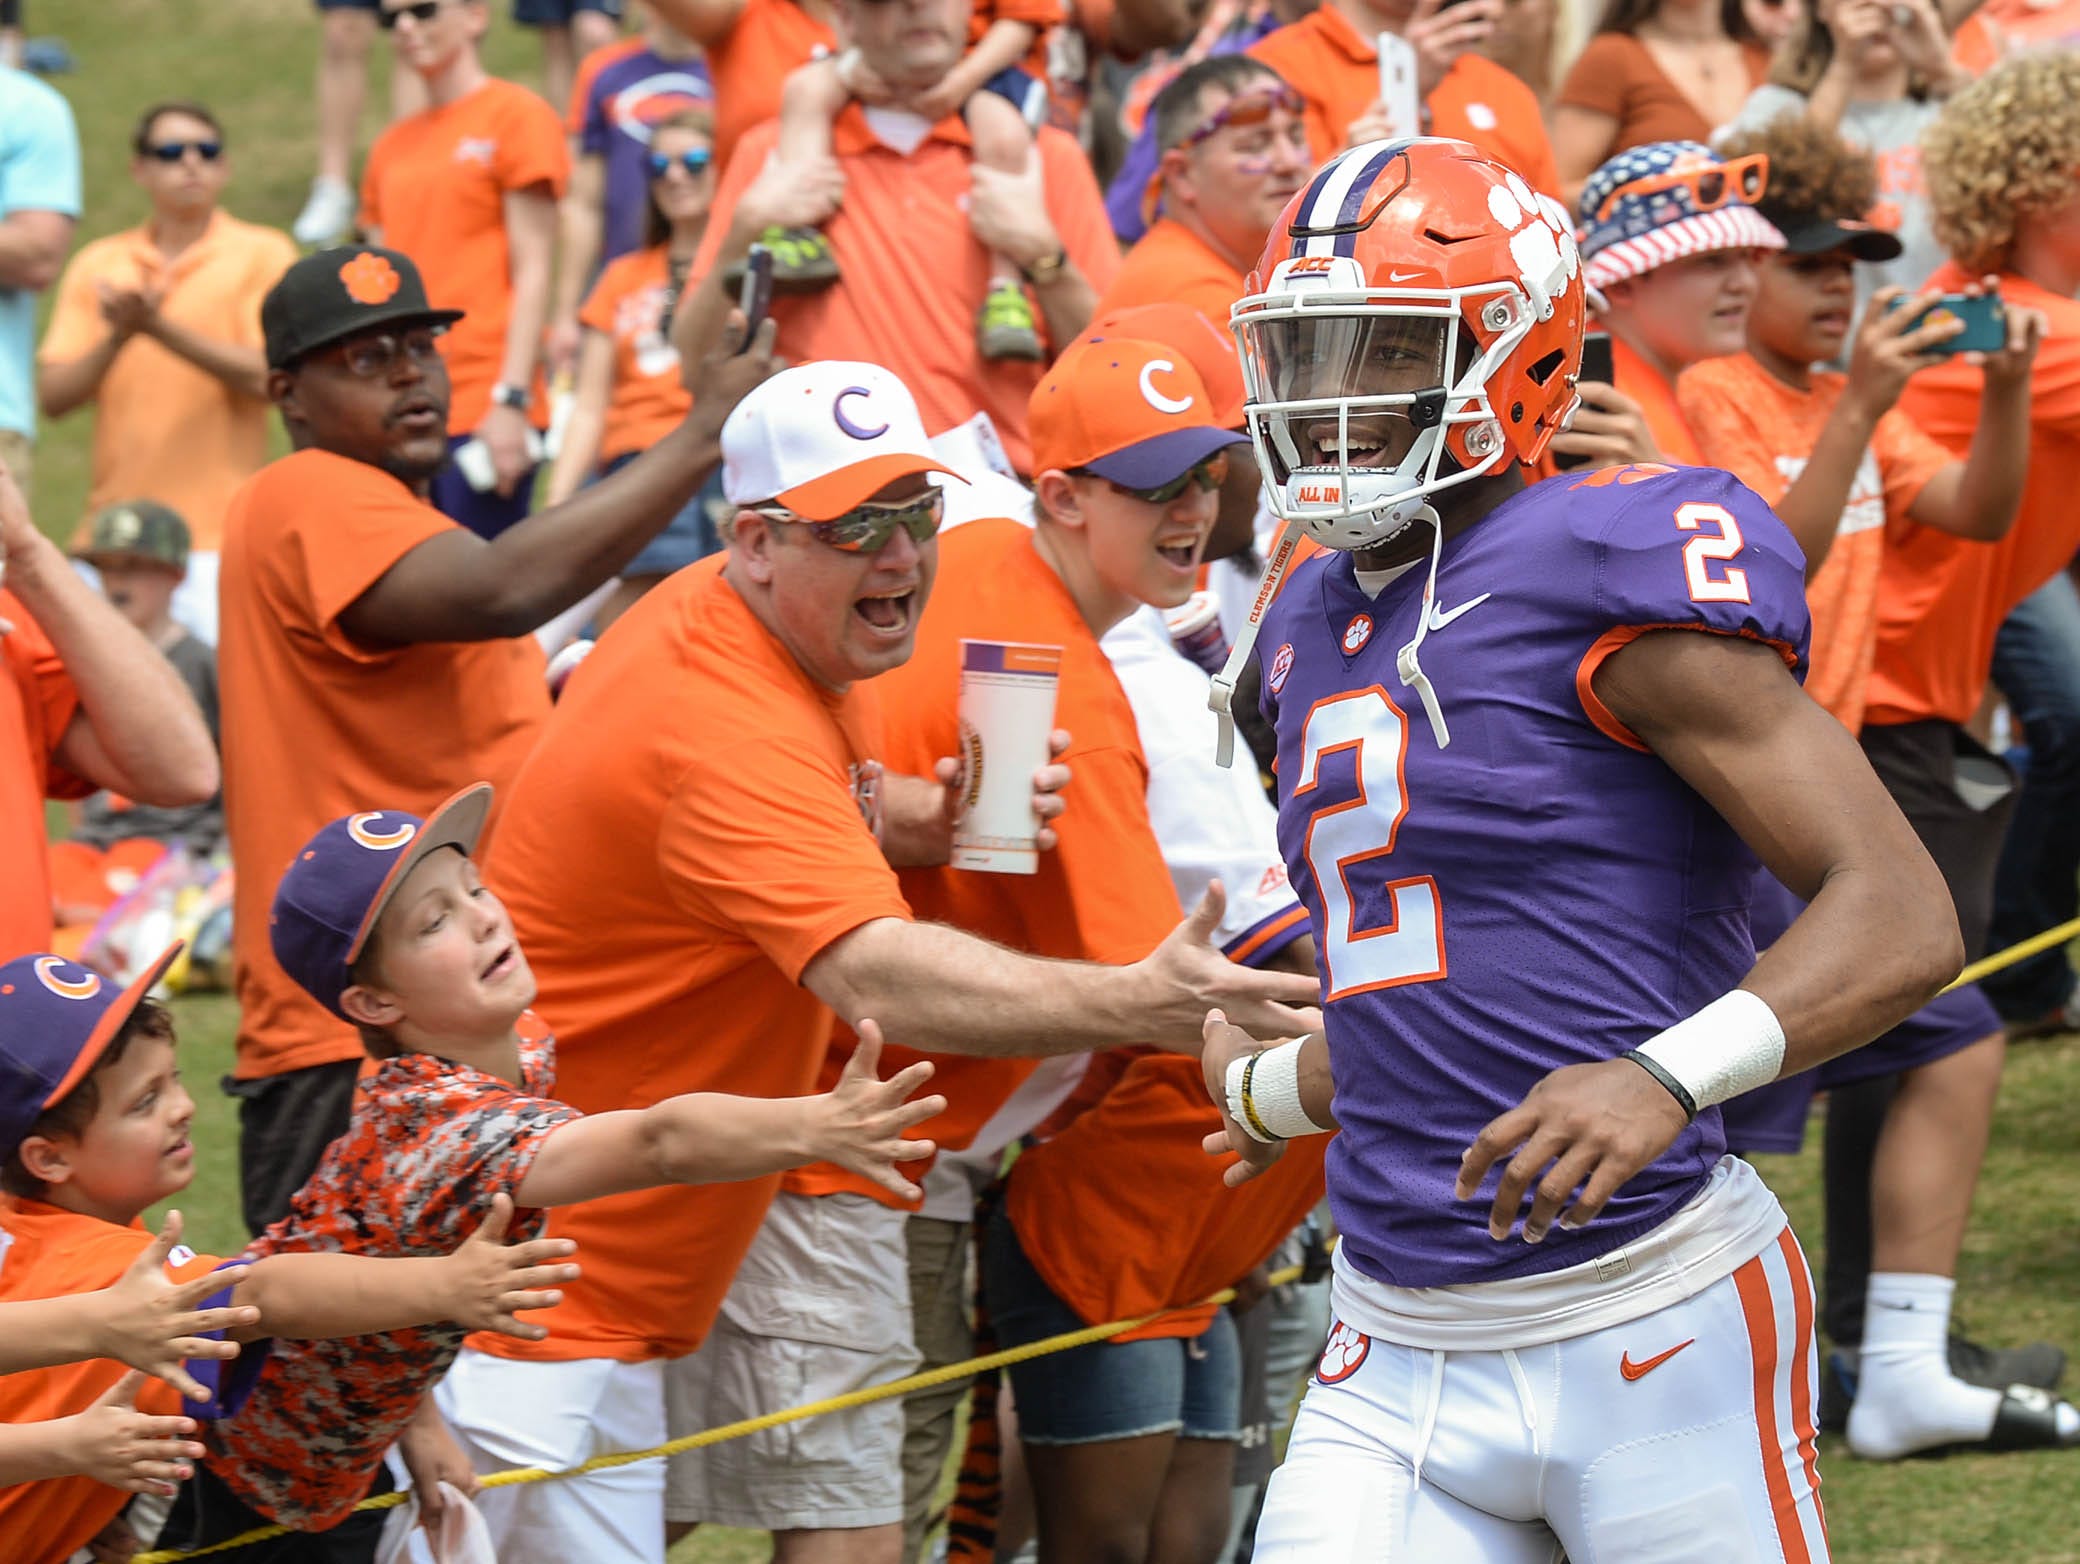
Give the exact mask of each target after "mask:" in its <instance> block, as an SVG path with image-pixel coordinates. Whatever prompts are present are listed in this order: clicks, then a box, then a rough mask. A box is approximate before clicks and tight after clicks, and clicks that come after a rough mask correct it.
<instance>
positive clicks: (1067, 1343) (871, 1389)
mask: <svg viewBox="0 0 2080 1564" xmlns="http://www.w3.org/2000/svg"><path fill="white" fill-rule="evenodd" d="M2076 936H2080V918H2075V919H2073V920H2072V921H2071V922H2068V923H2061V924H2060V925H2059V926H2058V927H2057V928H2055V929H2046V930H2045V931H2044V932H2043V933H2042V934H2033V935H2031V936H2030V937H2029V938H2028V939H2026V940H2021V941H2019V942H2017V943H2016V944H2013V945H2010V946H2009V947H2008V948H2007V949H2006V950H2002V951H1996V952H1995V953H1994V954H1993V955H1991V956H1987V957H1984V958H1982V959H1981V960H1978V961H1975V962H1973V963H1972V964H1971V965H1970V966H1968V967H1966V968H1965V969H1964V970H1963V971H1962V972H1960V973H1958V974H1957V977H1956V979H1955V980H1954V981H1952V982H1951V983H1950V984H1949V985H1948V986H1946V987H1945V988H1944V990H1943V992H1944V993H1946V994H1947V993H1949V992H1950V990H1951V989H1955V988H1962V987H1964V985H1965V984H1967V983H1976V982H1978V981H1979V979H1980V978H1982V977H1986V976H1988V975H1990V974H1992V973H1995V972H1999V971H2001V970H2002V969H2003V968H2006V967H2012V966H2014V965H2015V963H2016V962H2018V961H2027V960H2028V959H2029V958H2030V957H2031V956H2034V955H2037V954H2039V953H2040V952H2043V951H2047V950H2050V949H2052V948H2053V947H2054V946H2057V945H2063V944H2065V943H2066V942H2067V941H2068V940H2070V939H2073V938H2075V937H2076ZM1299 1274H1300V1267H1298V1266H1297V1265H1295V1266H1289V1267H1288V1268H1287V1269H1285V1270H1283V1271H1277V1272H1274V1273H1273V1274H1272V1277H1271V1284H1272V1285H1273V1286H1274V1287H1277V1286H1283V1285H1284V1284H1285V1283H1287V1282H1289V1281H1292V1280H1293V1279H1294V1278H1295V1277H1297V1276H1298V1275H1299ZM1234 1296H1235V1289H1234V1288H1232V1287H1225V1288H1222V1289H1221V1291H1219V1292H1217V1293H1215V1294H1214V1295H1213V1296H1212V1297H1211V1298H1207V1299H1204V1300H1202V1302H1200V1303H1198V1304H1181V1305H1179V1307H1178V1308H1176V1309H1162V1310H1159V1311H1157V1312H1156V1313H1154V1314H1145V1315H1143V1316H1142V1317H1141V1318H1140V1319H1138V1320H1114V1321H1112V1322H1111V1323H1110V1324H1108V1325H1092V1326H1088V1327H1086V1328H1085V1329H1083V1330H1074V1331H1065V1332H1064V1333H1063V1334H1061V1335H1059V1336H1048V1337H1045V1338H1043V1339H1042V1340H1040V1341H1033V1342H1028V1343H1026V1345H1025V1346H1023V1347H1013V1348H1010V1349H1009V1350H1008V1351H1004V1352H992V1353H991V1354H989V1356H987V1357H981V1358H970V1359H968V1361H967V1362H965V1363H949V1364H946V1365H944V1366H943V1367H940V1368H935V1369H926V1370H925V1371H924V1372H923V1373H921V1374H912V1375H910V1376H909V1377H908V1378H907V1379H893V1380H890V1381H889V1382H888V1383H887V1384H885V1385H869V1386H868V1387H867V1388H866V1389H864V1390H849V1391H847V1392H846V1393H845V1394H844V1395H842V1396H832V1397H830V1398H829V1399H827V1400H824V1401H812V1402H810V1403H809V1405H807V1406H800V1407H790V1408H789V1409H787V1410H786V1411H784V1412H768V1413H766V1414H764V1415H763V1416H761V1417H747V1418H744V1419H742V1420H741V1421H738V1422H735V1423H724V1424H723V1425H722V1426H721V1427H720V1428H710V1429H707V1430H705V1431H704V1432H701V1433H698V1434H688V1435H686V1436H685V1437H684V1438H682V1439H674V1440H672V1441H670V1442H669V1443H667V1444H661V1445H659V1446H657V1448H655V1449H654V1450H629V1451H625V1452H620V1453H616V1454H613V1455H596V1456H594V1457H593V1458H592V1459H591V1460H589V1461H587V1462H586V1463H585V1464H584V1465H582V1466H574V1467H572V1468H571V1469H570V1470H569V1471H565V1472H551V1471H545V1470H543V1469H542V1468H541V1467H539V1466H524V1467H516V1468H514V1469H513V1470H511V1471H504V1472H490V1473H487V1474H486V1475H485V1476H484V1478H483V1479H482V1482H483V1485H484V1486H485V1487H486V1488H504V1487H507V1486H509V1485H511V1484H513V1483H551V1482H557V1481H560V1480H561V1479H563V1478H566V1477H580V1476H583V1475H584V1474H585V1473H587V1472H597V1471H601V1470H603V1469H605V1468H607V1467H610V1466H631V1465H633V1464H634V1463H636V1462H637V1461H654V1460H656V1459H658V1458H659V1457H660V1456H668V1455H679V1454H681V1453H682V1452H684V1451H687V1450H701V1449H705V1448H706V1447H707V1446H709V1445H719V1444H723V1443H726V1442H727V1441H729V1440H732V1439H745V1438H748V1437H750V1436H751V1435H752V1434H762V1433H764V1432H765V1431H766V1430H767V1429H769V1428H778V1427H780V1426H781V1425H782V1424H784V1423H799V1422H803V1421H805V1420H806V1419H808V1418H812V1417H823V1416H825V1415H827V1414H828V1413H831V1412H843V1411H846V1410H848V1409H850V1408H852V1407H863V1406H867V1405H870V1404H871V1403H873V1402H876V1401H886V1400H888V1399H889V1398H890V1397H891V1396H907V1395H909V1394H910V1392H911V1391H913V1390H928V1389H930V1388H931V1387H932V1386H934V1385H943V1384H945V1383H946V1382H947V1381H949V1380H955V1379H966V1378H967V1377H968V1376H970V1375H972V1374H979V1373H981V1372H982V1371H983V1370H985V1369H993V1368H1003V1367H1005V1366H1006V1365H1008V1364H1012V1363H1024V1362H1025V1361H1027V1360H1028V1359H1030V1358H1041V1357H1046V1356H1047V1355H1048V1354H1050V1353H1055V1352H1067V1351H1069V1350H1070V1349H1071V1348H1072V1347H1087V1346H1089V1345H1091V1344H1092V1343H1093V1342H1099V1341H1109V1340H1110V1339H1111V1338H1112V1337H1114V1336H1120V1335H1124V1334H1125V1333H1126V1332H1128V1331H1130V1330H1136V1329H1138V1328H1139V1327H1141V1326H1143V1325H1146V1324H1149V1323H1150V1322H1151V1321H1153V1320H1159V1319H1161V1318H1163V1316H1164V1315H1166V1314H1177V1313H1180V1312H1181V1311H1182V1310H1184V1309H1187V1308H1203V1307H1204V1306H1205V1305H1206V1304H1209V1303H1215V1304H1218V1303H1226V1302H1227V1301H1228V1300H1229V1299H1231V1298H1233V1297H1234ZM404 1500H405V1495H404V1494H402V1493H383V1494H377V1495H376V1496H375V1497H374V1498H372V1499H363V1500H362V1501H361V1502H360V1503H359V1504H357V1505H355V1506H354V1508H355V1509H357V1510H387V1509H390V1508H392V1507H393V1506H395V1505H399V1504H402V1503H404ZM288 1530H289V1528H288V1527H286V1526H262V1527H260V1528H258V1529H257V1530H254V1531H249V1532H246V1533H245V1534H244V1535H242V1536H238V1537H233V1538H231V1539H230V1540H229V1541H227V1542H218V1543H213V1544H211V1545H210V1546H209V1547H207V1548H198V1549H197V1550H196V1551H195V1552H193V1553H180V1552H176V1551H172V1550H161V1551H159V1552H156V1553H140V1554H138V1555H137V1556H136V1557H135V1558H134V1559H132V1560H131V1564H177V1561H178V1560H181V1559H199V1558H202V1557H204V1556H205V1555H207V1554H212V1553H228V1552H230V1551H231V1550H232V1549H233V1548H243V1547H245V1546H247V1545H248V1544H250V1543H255V1542H265V1541H266V1540H267V1539H268V1538H270V1537H281V1536H286V1535H287V1534H288Z"/></svg>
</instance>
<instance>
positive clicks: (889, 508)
mask: <svg viewBox="0 0 2080 1564" xmlns="http://www.w3.org/2000/svg"><path fill="white" fill-rule="evenodd" d="M747 509H749V510H751V511H753V512H754V513H755V514H757V515H760V516H763V517H765V518H766V519H767V520H768V521H782V522H787V523H789V524H790V525H792V526H797V527H807V528H808V529H809V534H810V536H812V537H813V538H815V539H816V541H817V542H819V543H822V544H826V545H828V546H829V547H831V548H834V549H838V550H840V551H841V552H843V553H846V554H878V553H880V552H881V551H882V550H883V549H885V548H887V547H888V544H889V540H890V539H891V538H893V537H894V536H895V535H896V529H897V528H898V527H900V528H902V529H903V531H905V532H907V533H909V534H910V541H911V542H913V543H927V542H930V541H931V539H932V538H934V537H936V536H937V535H938V531H939V523H940V521H941V520H942V519H943V518H944V517H945V514H946V491H945V490H944V489H941V488H939V487H937V486H936V485H934V486H933V487H932V488H930V489H928V490H926V491H925V492H924V493H923V494H920V495H918V496H917V497H916V498H914V499H908V500H896V501H893V502H889V503H883V502H877V501H873V500H869V501H868V502H867V503H866V504H864V505H858V506H855V507H854V508H853V509H851V510H849V511H847V512H845V514H844V515H842V516H833V517H832V518H831V519H830V520H829V521H810V520H808V519H807V518H806V517H803V516H797V515H796V514H795V513H794V512H793V511H791V510H788V509H786V508H785V507H783V506H779V505H753V506H749V507H747Z"/></svg>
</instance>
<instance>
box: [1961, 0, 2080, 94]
mask: <svg viewBox="0 0 2080 1564" xmlns="http://www.w3.org/2000/svg"><path fill="white" fill-rule="evenodd" d="M2075 47H2080V5H2075V4H2073V3H2072V0H2053V3H2051V4H2048V5H2047V4H2045V3H2044V0H1986V4H1984V5H1982V6H1981V7H1979V9H1978V10H1976V11H1974V12H1973V13H1972V14H1971V15H1970V16H1968V17H1966V18H1965V19H1964V21H1963V22H1961V23H1960V24H1959V25H1958V28H1957V33H1956V36H1954V37H1953V38H1952V39H1951V40H1950V57H1951V58H1952V59H1954V60H1956V61H1957V63H1958V64H1959V65H1961V66H1963V67H1964V68H1965V69H1966V70H1968V71H1970V72H1971V73H1972V74H1973V75H1975V76H1983V75H1984V74H1985V73H1986V72H1988V71H1990V70H1992V69H1993V67H1994V66H1996V65H1998V64H2000V63H2001V61H2003V60H2005V59H2007V58H2009V57H2010V56H2011V55H2017V54H2027V53H2029V52H2030V51H2032V50H2035V49H2071V48H2075Z"/></svg>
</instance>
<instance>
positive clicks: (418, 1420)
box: [397, 1396, 483, 1536]
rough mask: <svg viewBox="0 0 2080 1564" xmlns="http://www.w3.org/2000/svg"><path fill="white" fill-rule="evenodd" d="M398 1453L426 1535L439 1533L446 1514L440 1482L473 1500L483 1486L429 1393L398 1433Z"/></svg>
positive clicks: (446, 1506) (445, 1504) (444, 1498)
mask: <svg viewBox="0 0 2080 1564" xmlns="http://www.w3.org/2000/svg"><path fill="white" fill-rule="evenodd" d="M397 1453H398V1455H399V1456H401V1457H402V1458H403V1460H404V1469H405V1470H406V1471H407V1472H409V1473H411V1477H412V1494H413V1496H414V1497H415V1498H416V1499H417V1500H418V1503H419V1525H420V1527H421V1528H422V1529H424V1531H425V1532H426V1534H427V1535H428V1536H437V1535H439V1533H440V1528H441V1522H442V1521H443V1520H444V1519H446V1517H447V1513H448V1498H447V1495H446V1494H444V1493H442V1492H441V1484H442V1483H446V1484H447V1485H448V1486H449V1487H450V1488H453V1489H454V1490H455V1491H456V1492H457V1493H459V1494H461V1495H462V1496H463V1497H464V1498H465V1499H474V1498H475V1497H476V1496H477V1493H478V1491H479V1490H480V1489H481V1488H482V1487H483V1484H482V1483H481V1482H480V1481H479V1480H478V1477H477V1469H476V1468H475V1467H474V1466H472V1465H470V1461H469V1457H468V1456H467V1455H465V1454H464V1453H463V1449H462V1446H461V1445H460V1444H458V1443H456V1440H455V1435H454V1434H453V1433H452V1432H450V1431H449V1428H448V1424H447V1420H446V1419H445V1418H443V1417H442V1416H441V1414H440V1412H439V1410H438V1409H437V1408H436V1407H435V1406H434V1404H433V1397H431V1396H427V1397H426V1398H424V1399H423V1400H422V1401H420V1403H419V1410H418V1411H416V1412H414V1413H413V1414H412V1417H411V1421H410V1422H408V1423H406V1424H405V1425H404V1429H403V1431H402V1432H401V1433H399V1434H398V1436H397Z"/></svg>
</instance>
